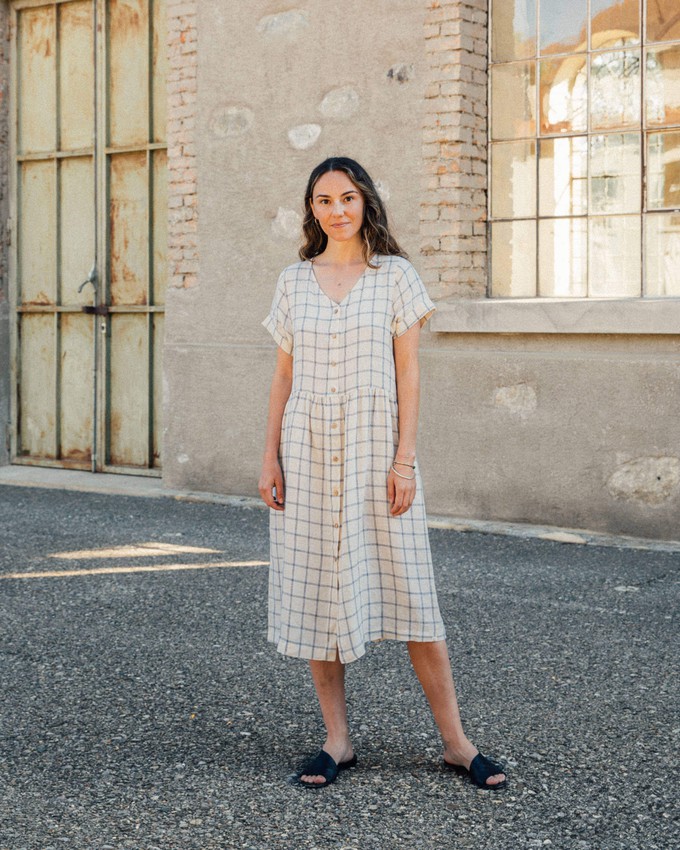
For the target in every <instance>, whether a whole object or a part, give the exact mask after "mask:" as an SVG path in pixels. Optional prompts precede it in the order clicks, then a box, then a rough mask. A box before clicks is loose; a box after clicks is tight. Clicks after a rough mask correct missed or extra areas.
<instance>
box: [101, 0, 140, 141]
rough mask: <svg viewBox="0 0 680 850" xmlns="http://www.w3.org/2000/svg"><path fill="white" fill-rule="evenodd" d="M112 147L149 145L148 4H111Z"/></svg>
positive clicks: (113, 0) (116, 0) (125, 0)
mask: <svg viewBox="0 0 680 850" xmlns="http://www.w3.org/2000/svg"><path fill="white" fill-rule="evenodd" d="M108 42H109V55H108V69H109V70H108V96H109V144H110V145H115V146H117V147H121V146H129V145H145V144H146V143H147V142H148V141H149V86H148V81H149V64H148V63H149V0H110V2H109V3H108Z"/></svg>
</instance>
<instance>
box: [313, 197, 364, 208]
mask: <svg viewBox="0 0 680 850" xmlns="http://www.w3.org/2000/svg"><path fill="white" fill-rule="evenodd" d="M356 199H357V196H356V195H347V196H346V197H344V198H343V199H342V200H343V201H344V202H345V203H351V202H352V201H356ZM318 203H320V204H321V205H322V206H327V205H328V204H330V199H329V198H319V201H318Z"/></svg>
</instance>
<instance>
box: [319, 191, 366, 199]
mask: <svg viewBox="0 0 680 850" xmlns="http://www.w3.org/2000/svg"><path fill="white" fill-rule="evenodd" d="M356 191H357V190H356V189H350V190H349V191H347V192H343V193H342V195H340V197H341V198H344V197H345V195H353V194H354V193H355V192H356ZM316 197H317V198H330V195H316Z"/></svg>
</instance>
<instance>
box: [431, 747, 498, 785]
mask: <svg viewBox="0 0 680 850" xmlns="http://www.w3.org/2000/svg"><path fill="white" fill-rule="evenodd" d="M478 755H480V753H479V750H478V749H477V747H475V746H474V744H471V743H470V741H467V742H466V743H465V744H463V745H462V746H461V747H459V748H454V747H446V749H445V750H444V763H445V764H447V765H448V766H449V767H461V768H464V769H465V770H466V771H467V772H468V773H470V774H471V776H472V777H473V780H474V775H475V772H474V771H473V772H471V771H470V767H471V765H472V762H473V759H475V757H476V756H478ZM481 759H483V760H484V761H485V762H488V761H489V760H488V759H486V757H485V756H481ZM505 781H506V776H505V774H504V773H493V774H491V775H490V776H488V777H487V778H486V780H485V783H484V784H485V785H487V786H488V787H489V788H493V787H495V786H499V785H501V786H502V785H504V783H505Z"/></svg>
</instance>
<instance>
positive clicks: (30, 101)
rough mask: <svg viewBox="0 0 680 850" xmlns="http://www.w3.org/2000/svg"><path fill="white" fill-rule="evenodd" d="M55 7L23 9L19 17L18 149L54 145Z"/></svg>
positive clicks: (35, 149)
mask: <svg viewBox="0 0 680 850" xmlns="http://www.w3.org/2000/svg"><path fill="white" fill-rule="evenodd" d="M56 33H57V27H56V8H55V7H54V6H52V5H50V6H39V7H38V8H36V9H25V10H24V11H22V12H21V15H20V17H19V27H18V33H17V42H18V51H17V63H18V69H17V70H18V74H17V77H18V83H19V86H18V104H17V105H18V107H19V108H18V110H17V112H18V115H17V118H18V121H17V125H18V139H17V142H18V144H17V147H18V150H19V152H20V153H23V152H25V151H31V152H34V153H35V152H43V151H53V150H54V149H55V147H56V143H57V137H56V129H57V125H56V121H55V120H54V116H55V114H56V49H57V45H56Z"/></svg>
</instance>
